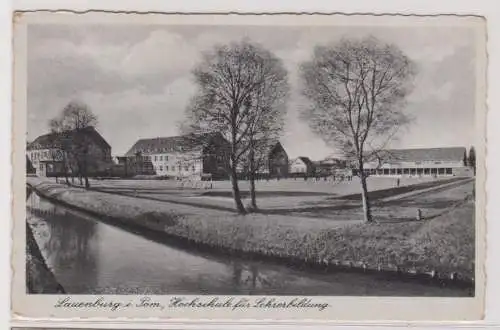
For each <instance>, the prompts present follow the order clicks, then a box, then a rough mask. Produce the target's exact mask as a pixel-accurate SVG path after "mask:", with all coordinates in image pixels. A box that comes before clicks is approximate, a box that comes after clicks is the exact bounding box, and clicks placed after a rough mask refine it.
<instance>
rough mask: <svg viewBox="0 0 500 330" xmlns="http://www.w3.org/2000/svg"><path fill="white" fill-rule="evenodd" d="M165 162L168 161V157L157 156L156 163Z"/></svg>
mask: <svg viewBox="0 0 500 330" xmlns="http://www.w3.org/2000/svg"><path fill="white" fill-rule="evenodd" d="M163 160H165V161H168V155H165V156H163V155H160V156H155V162H157V161H160V162H161V161H163Z"/></svg>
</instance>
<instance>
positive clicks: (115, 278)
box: [27, 193, 469, 296]
mask: <svg viewBox="0 0 500 330" xmlns="http://www.w3.org/2000/svg"><path fill="white" fill-rule="evenodd" d="M27 224H28V225H29V226H31V228H32V229H33V232H34V234H35V238H36V241H37V243H38V245H39V247H40V250H41V252H42V255H43V256H44V258H45V260H46V262H47V265H48V266H49V268H50V269H51V270H52V271H53V273H54V275H55V277H56V279H57V280H58V281H59V283H60V284H61V285H62V286H63V287H64V289H65V290H66V292H67V293H71V294H213V295H237V294H242V295H252V294H255V295H340V296H352V295H370V296H468V295H469V290H466V289H456V288H443V287H438V286H431V285H426V284H423V283H418V282H414V281H404V280H395V279H394V278H392V279H388V278H386V277H384V276H382V275H368V274H357V273H354V274H353V273H344V272H336V273H319V272H313V271H302V270H296V269H290V268H287V267H285V266H282V265H276V264H272V263H264V262H256V261H249V260H244V259H237V258H230V257H222V256H214V255H211V254H208V253H203V252H199V251H197V252H193V251H190V250H185V249H180V248H178V247H176V246H173V245H171V244H170V245H169V242H168V241H165V240H159V239H153V238H151V237H148V235H142V234H140V233H134V232H133V231H131V230H127V229H125V228H122V227H120V226H116V225H112V224H109V223H105V222H103V221H100V220H98V219H95V218H92V217H89V216H87V215H84V214H81V213H79V212H75V211H73V210H69V209H67V208H64V207H62V206H59V205H55V204H53V203H51V202H49V201H47V200H44V199H42V198H40V197H39V196H38V195H37V194H36V193H31V194H30V195H29V197H28V199H27Z"/></svg>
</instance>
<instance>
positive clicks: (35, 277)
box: [26, 225, 64, 294]
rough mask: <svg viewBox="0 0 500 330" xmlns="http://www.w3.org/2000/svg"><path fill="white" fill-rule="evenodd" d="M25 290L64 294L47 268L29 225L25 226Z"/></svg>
mask: <svg viewBox="0 0 500 330" xmlns="http://www.w3.org/2000/svg"><path fill="white" fill-rule="evenodd" d="M26 290H27V293H46V294H55V293H64V289H63V287H62V286H61V285H60V284H59V283H58V282H57V280H56V278H55V277H54V274H52V272H51V271H50V269H49V268H48V267H47V264H46V263H45V259H44V258H43V256H42V254H41V252H40V249H39V248H38V244H37V243H36V240H35V238H34V237H33V233H32V232H31V228H30V227H29V225H26Z"/></svg>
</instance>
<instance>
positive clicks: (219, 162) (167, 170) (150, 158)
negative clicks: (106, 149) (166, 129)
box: [118, 132, 229, 179]
mask: <svg viewBox="0 0 500 330" xmlns="http://www.w3.org/2000/svg"><path fill="white" fill-rule="evenodd" d="M228 150H229V149H228V142H227V141H226V139H224V137H223V136H222V134H220V133H218V132H212V133H203V134H187V135H180V136H170V137H157V138H149V139H140V140H138V141H137V142H136V143H135V144H134V145H133V146H132V147H131V148H130V150H129V151H128V152H127V153H126V154H125V155H124V156H123V157H118V162H119V164H121V165H123V166H124V171H125V173H126V175H129V176H131V175H158V176H168V177H178V178H182V177H198V178H200V177H211V178H214V179H218V178H224V177H226V176H227V169H228V166H229V163H228V162H229V158H228V157H227V155H228Z"/></svg>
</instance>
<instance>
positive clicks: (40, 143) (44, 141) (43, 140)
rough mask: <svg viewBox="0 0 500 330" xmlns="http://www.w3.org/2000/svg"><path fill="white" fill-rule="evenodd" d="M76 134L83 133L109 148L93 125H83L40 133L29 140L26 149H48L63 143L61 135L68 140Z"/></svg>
mask: <svg viewBox="0 0 500 330" xmlns="http://www.w3.org/2000/svg"><path fill="white" fill-rule="evenodd" d="M78 135H84V136H86V137H88V138H90V139H92V140H93V141H94V143H96V144H97V145H99V146H100V147H101V148H109V149H111V146H110V145H109V143H108V142H106V140H105V139H104V138H103V137H102V136H101V134H99V132H97V130H96V129H95V128H94V127H93V126H89V127H85V128H83V129H80V130H78V131H77V130H73V131H69V132H66V134H64V135H63V133H49V134H45V135H40V136H39V137H37V138H36V139H35V140H34V141H33V142H31V143H30V144H29V145H28V146H27V148H26V149H27V150H34V149H50V148H59V147H61V146H62V144H63V137H66V138H67V139H69V140H72V139H75V138H76V137H77V136H78Z"/></svg>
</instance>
